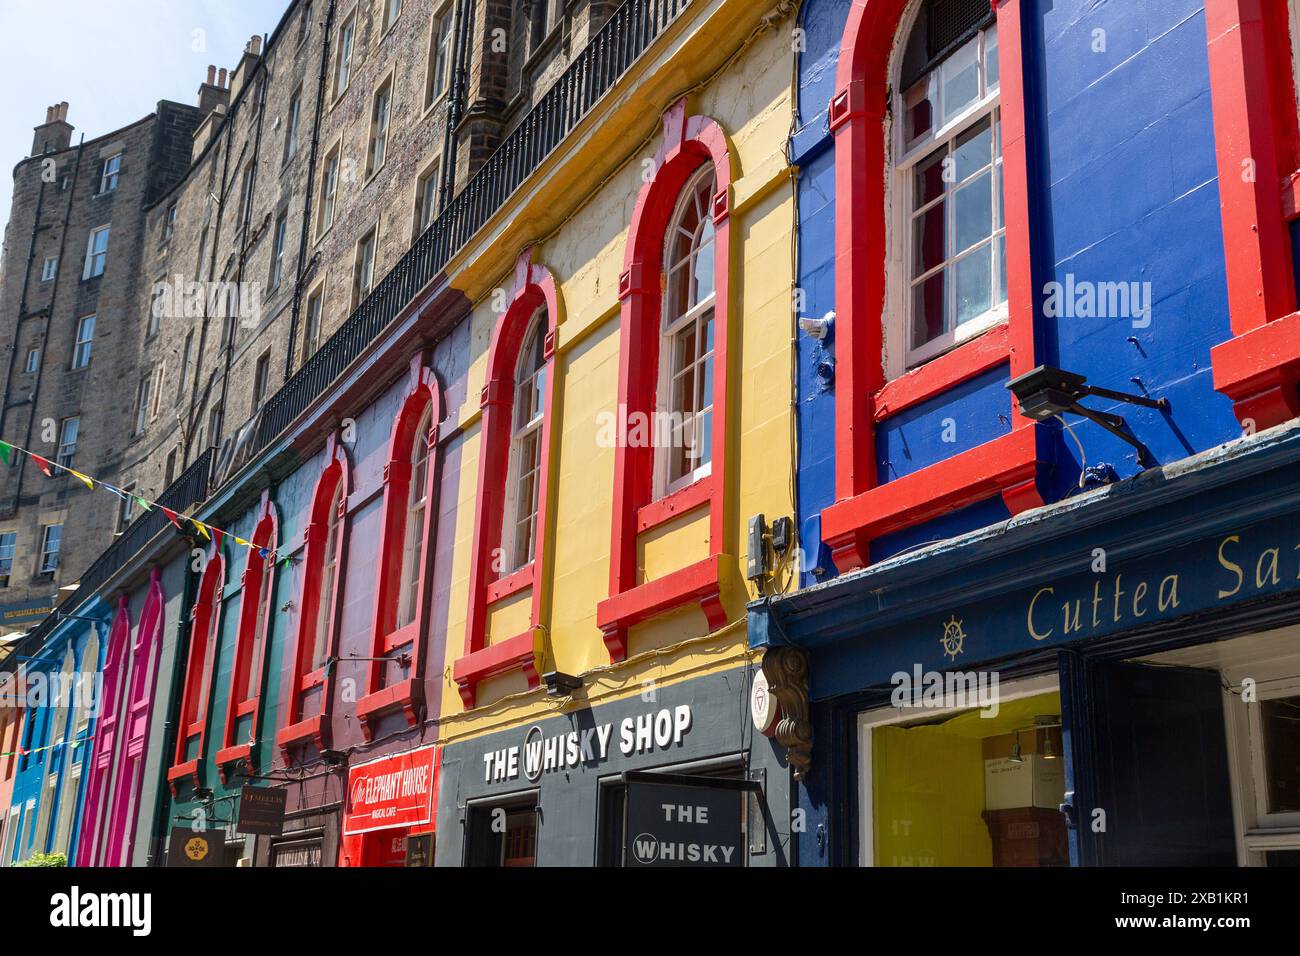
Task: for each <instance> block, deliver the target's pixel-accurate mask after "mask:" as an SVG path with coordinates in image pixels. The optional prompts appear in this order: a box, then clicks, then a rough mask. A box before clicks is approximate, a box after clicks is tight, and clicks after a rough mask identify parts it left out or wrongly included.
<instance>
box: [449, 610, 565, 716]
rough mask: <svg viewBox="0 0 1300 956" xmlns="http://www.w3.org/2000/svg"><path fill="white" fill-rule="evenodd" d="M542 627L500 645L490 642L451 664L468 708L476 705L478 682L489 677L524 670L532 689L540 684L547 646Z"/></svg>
mask: <svg viewBox="0 0 1300 956" xmlns="http://www.w3.org/2000/svg"><path fill="white" fill-rule="evenodd" d="M543 633H544V632H543V631H542V629H541V628H540V627H536V628H531V629H529V630H527V631H524V633H522V634H520V635H518V636H516V637H512V638H510V639H509V640H507V641H502V642H501V643H500V644H490V645H488V646H487V647H485V648H483V649H482V650H481V651H475V652H474V653H472V654H467V655H465V656H464V657H462V658H460V659H458V660H457V661H456V663H455V664H453V665H452V671H451V673H452V679H453V680H455V681H456V684H457V686H458V687H459V689H460V699H461V701H462V702H463V703H464V705H465V709H466V710H473V709H474V707H475V704H476V698H477V691H478V685H479V684H480V683H481V682H483V681H485V680H487V679H488V678H489V677H497V676H500V675H501V674H508V673H510V672H511V671H514V670H522V671H523V673H524V677H526V678H527V680H528V689H529V690H532V689H534V688H536V687H537V686H538V684H539V683H540V677H539V675H540V673H541V668H542V660H543V655H544V653H545V645H544V642H543V636H542V635H543Z"/></svg>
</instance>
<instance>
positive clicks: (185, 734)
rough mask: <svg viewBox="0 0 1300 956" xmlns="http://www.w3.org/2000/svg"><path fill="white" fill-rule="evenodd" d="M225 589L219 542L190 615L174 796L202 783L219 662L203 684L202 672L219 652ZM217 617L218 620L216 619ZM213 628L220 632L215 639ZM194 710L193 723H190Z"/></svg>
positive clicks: (171, 779)
mask: <svg viewBox="0 0 1300 956" xmlns="http://www.w3.org/2000/svg"><path fill="white" fill-rule="evenodd" d="M225 587H226V558H225V556H224V555H223V554H222V553H221V549H220V548H218V547H217V545H216V542H213V544H212V546H211V547H210V548H209V549H208V556H207V563H206V564H205V565H204V567H203V574H202V576H201V577H200V578H199V593H198V596H197V598H196V600H195V602H194V610H193V611H192V612H191V613H190V640H189V645H190V646H189V650H188V652H187V658H186V662H185V686H184V689H183V691H182V693H181V713H180V718H179V721H180V723H179V726H178V727H177V729H176V752H175V754H174V756H173V758H172V766H171V768H170V769H169V770H168V771H167V783H168V785H169V786H170V787H171V789H172V793H173V794H175V793H176V792H177V790H179V789H180V784H181V782H182V781H184V780H189V781H190V782H191V783H192V784H193V785H194V786H199V785H200V784H201V783H202V782H203V751H204V747H205V746H206V744H207V735H208V711H209V710H210V709H211V701H212V685H213V684H214V683H215V682H216V676H217V673H216V672H217V661H216V659H215V657H214V659H213V662H212V673H211V674H210V675H209V679H208V682H207V684H204V685H203V686H200V685H201V684H203V671H204V667H205V664H206V660H207V657H208V655H215V654H216V653H217V649H218V645H219V644H220V643H221V632H220V627H221V611H222V603H223V600H224V596H225V595H224V592H225ZM214 616H215V617H214ZM214 626H215V628H216V629H217V630H216V633H215V637H214ZM191 711H193V713H194V720H193V721H190V719H189V716H190V713H191ZM196 738H197V740H198V748H197V749H196V751H195V755H194V756H193V757H192V758H189V759H186V757H185V754H186V751H187V750H188V749H189V744H190V742H191V741H192V740H195V739H196Z"/></svg>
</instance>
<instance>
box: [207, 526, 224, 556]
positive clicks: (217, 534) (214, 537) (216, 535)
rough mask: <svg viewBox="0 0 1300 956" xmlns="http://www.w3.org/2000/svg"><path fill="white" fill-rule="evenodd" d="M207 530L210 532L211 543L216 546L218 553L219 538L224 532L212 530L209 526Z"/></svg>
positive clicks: (216, 529) (219, 546)
mask: <svg viewBox="0 0 1300 956" xmlns="http://www.w3.org/2000/svg"><path fill="white" fill-rule="evenodd" d="M208 530H209V531H211V532H212V543H213V544H214V545H216V546H217V550H218V551H220V550H221V536H222V535H224V534H225V532H224V531H222V530H221V529H220V528H213V527H211V526H209V527H208Z"/></svg>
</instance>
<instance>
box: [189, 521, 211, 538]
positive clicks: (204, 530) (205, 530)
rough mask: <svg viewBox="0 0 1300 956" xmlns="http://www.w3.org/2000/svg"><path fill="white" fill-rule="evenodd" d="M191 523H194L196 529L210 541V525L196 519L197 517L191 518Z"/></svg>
mask: <svg viewBox="0 0 1300 956" xmlns="http://www.w3.org/2000/svg"><path fill="white" fill-rule="evenodd" d="M190 524H192V525H194V530H195V531H197V532H198V533H199V534H201V535H203V537H205V538H206V539H208V540H209V541H211V540H212V535H210V534H208V526H207V525H205V524H204V523H203V522H202V521H196V520H195V519H193V518H191V519H190Z"/></svg>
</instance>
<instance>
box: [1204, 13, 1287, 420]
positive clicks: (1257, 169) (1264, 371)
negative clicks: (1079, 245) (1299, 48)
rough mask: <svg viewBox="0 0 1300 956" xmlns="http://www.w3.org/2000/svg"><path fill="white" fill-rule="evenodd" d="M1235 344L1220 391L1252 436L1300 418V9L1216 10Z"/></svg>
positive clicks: (1214, 60) (1213, 80) (1210, 23)
mask: <svg viewBox="0 0 1300 956" xmlns="http://www.w3.org/2000/svg"><path fill="white" fill-rule="evenodd" d="M1205 21H1206V34H1207V38H1208V44H1209V45H1208V55H1209V79H1210V101H1211V106H1212V108H1213V114H1214V144H1215V151H1216V154H1217V160H1218V173H1219V177H1218V183H1219V198H1220V203H1219V210H1220V215H1221V218H1222V226H1223V244H1224V250H1225V257H1224V266H1225V271H1226V277H1227V285H1228V317H1229V324H1230V326H1231V330H1232V337H1231V338H1229V339H1228V340H1227V341H1225V342H1222V343H1220V344H1219V345H1217V346H1215V347H1214V348H1213V349H1212V350H1211V353H1210V356H1211V360H1212V363H1213V366H1214V387H1215V388H1216V389H1217V390H1218V391H1220V392H1222V393H1223V394H1225V395H1227V396H1228V397H1229V398H1230V399H1232V402H1233V407H1234V410H1235V412H1236V415H1237V418H1238V419H1239V420H1240V421H1241V422H1242V424H1243V425H1244V426H1246V429H1247V432H1248V433H1251V434H1253V433H1254V432H1256V431H1259V430H1261V429H1264V428H1269V427H1272V426H1273V425H1277V424H1280V423H1282V422H1284V421H1288V420H1290V419H1292V418H1295V417H1296V416H1297V415H1298V414H1300V391H1298V390H1297V383H1298V382H1300V309H1298V307H1297V299H1296V278H1295V277H1296V265H1297V257H1296V248H1295V246H1294V242H1293V238H1292V236H1293V234H1294V231H1295V230H1296V229H1297V223H1300V121H1298V120H1297V100H1298V97H1297V94H1296V82H1295V77H1296V69H1297V67H1296V62H1295V44H1296V40H1297V27H1298V24H1300V13H1298V12H1297V8H1296V3H1295V2H1294V0H1289V2H1287V3H1285V4H1283V3H1245V2H1240V0H1215V2H1209V3H1206V5H1205Z"/></svg>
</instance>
